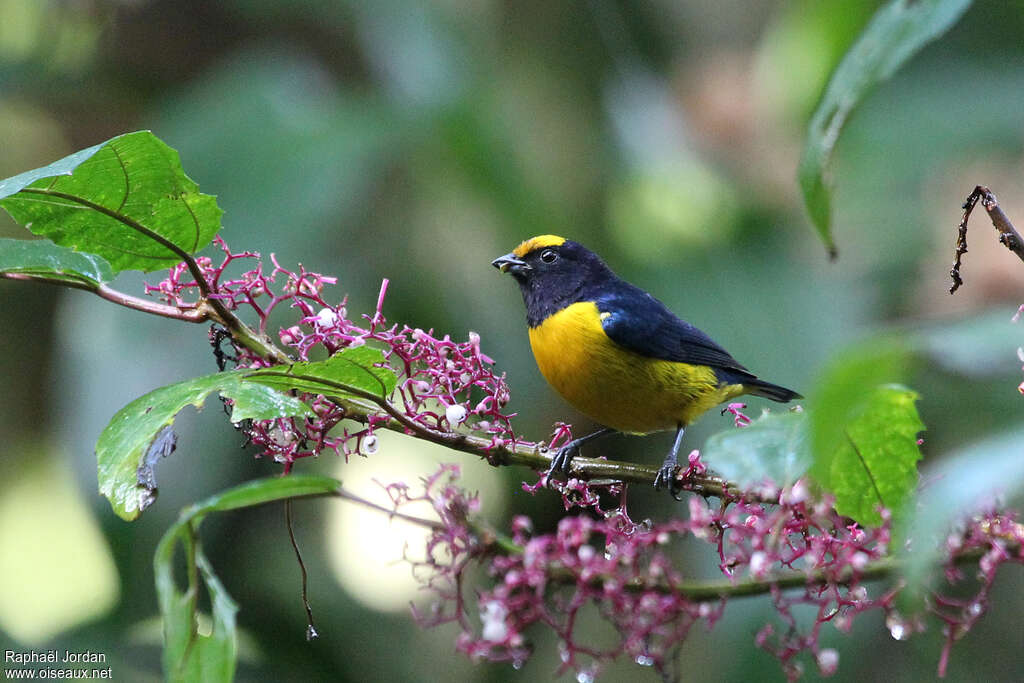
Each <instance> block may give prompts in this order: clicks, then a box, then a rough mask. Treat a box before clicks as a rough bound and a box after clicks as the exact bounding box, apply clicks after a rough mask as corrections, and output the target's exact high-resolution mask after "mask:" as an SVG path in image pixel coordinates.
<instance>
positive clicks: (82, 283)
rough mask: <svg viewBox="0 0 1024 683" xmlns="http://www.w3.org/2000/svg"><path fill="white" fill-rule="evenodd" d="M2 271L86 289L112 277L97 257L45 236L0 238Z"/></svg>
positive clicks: (2, 272) (107, 266)
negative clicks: (37, 237)
mask: <svg viewBox="0 0 1024 683" xmlns="http://www.w3.org/2000/svg"><path fill="white" fill-rule="evenodd" d="M6 273H18V274H22V275H28V276H31V277H32V278H34V279H42V280H49V281H52V282H58V283H63V284H68V285H72V286H77V287H82V288H84V289H90V290H95V289H97V288H98V287H99V286H100V285H101V284H103V283H105V282H109V281H110V280H112V279H113V278H114V273H113V271H112V270H111V268H110V264H109V263H107V262H106V261H105V260H103V259H102V258H101V257H99V256H96V255H95V254H85V253H79V252H76V251H72V250H71V249H67V248H65V247H58V246H57V245H56V244H54V243H53V242H51V241H49V240H12V239H0V276H2V275H4V274H6Z"/></svg>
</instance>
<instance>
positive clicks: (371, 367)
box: [245, 346, 398, 399]
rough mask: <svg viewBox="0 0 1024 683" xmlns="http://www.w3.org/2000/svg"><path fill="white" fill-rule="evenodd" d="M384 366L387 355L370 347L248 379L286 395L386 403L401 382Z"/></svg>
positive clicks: (281, 367)
mask: <svg viewBox="0 0 1024 683" xmlns="http://www.w3.org/2000/svg"><path fill="white" fill-rule="evenodd" d="M382 363H384V354H383V353H382V352H381V351H380V350H379V349H375V348H372V347H369V346H359V347H356V348H354V349H345V350H343V351H339V352H338V353H336V354H334V355H333V356H331V357H330V358H328V359H327V360H321V361H308V362H301V363H292V364H291V365H286V366H285V365H278V366H273V367H269V368H262V369H260V370H250V371H249V372H248V374H246V375H245V378H246V379H247V380H249V381H252V382H259V383H261V384H266V385H268V386H271V387H274V388H276V389H280V390H282V391H285V390H288V389H295V390H297V391H302V392H305V393H309V394H324V395H325V396H335V397H337V396H341V397H344V398H348V397H350V396H352V395H355V396H359V397H362V396H365V395H366V394H370V395H372V396H373V397H375V398H379V399H384V398H386V397H387V395H388V394H390V393H391V392H392V391H394V389H395V385H396V383H397V381H398V380H397V378H396V377H395V373H394V371H392V370H391V369H390V368H388V367H386V366H385V367H379V366H380V364H382Z"/></svg>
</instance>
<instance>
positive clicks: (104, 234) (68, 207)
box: [0, 131, 222, 273]
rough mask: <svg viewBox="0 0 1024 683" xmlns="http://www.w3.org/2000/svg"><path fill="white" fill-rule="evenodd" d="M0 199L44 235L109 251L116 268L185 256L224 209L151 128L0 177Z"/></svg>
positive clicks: (205, 240)
mask: <svg viewBox="0 0 1024 683" xmlns="http://www.w3.org/2000/svg"><path fill="white" fill-rule="evenodd" d="M0 207H3V208H4V209H6V210H7V213H9V214H11V216H12V217H13V218H14V220H16V221H17V222H18V223H20V224H22V225H24V226H25V227H26V228H28V229H29V230H31V231H32V232H33V233H35V234H37V235H42V236H44V237H48V238H50V239H51V240H53V242H55V243H56V244H58V245H60V246H62V247H67V248H69V249H73V250H75V251H81V252H86V253H89V254H95V255H97V256H100V257H102V258H103V259H105V260H106V261H107V262H109V264H110V266H111V267H112V268H113V270H114V272H115V273H117V272H120V271H122V270H142V271H146V272H149V271H153V270H159V269H161V268H168V267H170V266H173V265H175V264H176V263H179V262H180V261H182V260H183V259H182V256H183V255H184V254H194V253H195V252H197V251H199V250H200V249H202V248H203V247H205V246H206V245H207V244H209V243H210V240H212V239H213V237H214V235H216V234H217V231H218V230H219V229H220V217H221V213H222V212H221V210H220V208H219V207H218V206H217V201H216V198H214V197H213V196H211V195H208V194H202V193H201V192H199V186H198V185H196V184H195V183H194V182H193V181H192V180H191V179H190V178H189V177H188V176H186V175H185V172H184V171H183V170H182V168H181V161H180V159H179V158H178V153H177V152H175V151H174V150H173V149H171V148H170V147H168V146H167V145H166V144H164V143H163V142H161V141H160V140H159V139H158V138H157V137H156V136H155V135H153V134H152V133H150V132H149V131H139V132H136V133H127V134H125V135H120V136H118V137H116V138H111V139H110V140H107V141H106V142H103V143H100V144H98V145H96V146H94V147H90V148H88V149H84V150H82V151H80V152H76V153H75V154H72V155H71V156H68V157H64V158H63V159H61V160H59V161H55V162H54V163H52V164H50V165H49V166H46V167H44V168H37V169H35V170H33V171H28V172H26V173H22V174H21V175H17V176H14V177H13V178H7V179H6V180H2V181H0Z"/></svg>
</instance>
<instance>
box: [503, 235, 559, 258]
mask: <svg viewBox="0 0 1024 683" xmlns="http://www.w3.org/2000/svg"><path fill="white" fill-rule="evenodd" d="M562 244H565V238H564V237H559V236H558V235H537V236H536V237H531V238H530V239H528V240H526V241H525V242H523V243H522V244H520V245H519V246H518V247H516V248H515V249H513V250H512V253H513V254H515V255H516V256H518V257H519V258H523V257H524V256H526V255H527V254H529V253H530V252H531V251H533V250H534V249H540V248H541V247H557V246H560V245H562Z"/></svg>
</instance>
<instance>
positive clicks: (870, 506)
mask: <svg viewBox="0 0 1024 683" xmlns="http://www.w3.org/2000/svg"><path fill="white" fill-rule="evenodd" d="M906 360H907V355H906V352H905V350H904V349H903V348H902V347H900V346H898V345H895V344H892V343H888V342H880V343H874V344H863V345H862V346H860V347H859V348H857V349H856V350H854V351H851V352H849V353H846V354H843V355H841V356H839V357H838V358H837V359H836V360H835V361H833V362H832V363H831V365H829V367H828V368H826V370H825V371H824V372H823V373H822V377H821V379H820V380H819V381H818V386H817V388H816V391H815V392H814V394H813V396H812V401H811V406H812V410H811V413H810V420H811V422H810V437H811V438H810V443H811V449H812V451H813V453H814V465H813V467H812V470H811V471H812V474H813V476H814V478H815V480H816V481H817V482H818V483H819V484H821V485H822V486H823V487H824V488H825V489H827V490H829V491H831V492H832V493H834V494H835V496H836V509H837V510H838V511H839V512H840V513H842V514H844V515H848V516H850V517H853V518H854V519H856V520H857V521H859V522H862V523H866V524H867V523H874V524H877V523H878V522H879V521H881V519H880V517H879V516H878V512H877V511H876V510H875V508H876V506H878V505H885V506H886V507H889V508H891V509H898V508H899V507H900V506H902V504H903V503H904V501H905V500H906V499H907V497H908V496H909V495H910V494H911V493H912V492H913V490H914V486H915V485H916V483H917V461H918V460H919V459H920V457H921V453H920V449H919V448H918V446H917V433H918V432H919V431H921V430H922V429H924V426H923V425H922V424H921V420H920V418H919V417H918V415H917V409H916V408H915V406H914V401H915V400H916V398H917V395H916V394H915V393H914V392H912V391H910V390H908V389H904V388H902V387H897V386H893V385H890V384H886V383H887V382H891V381H893V380H894V379H898V378H900V377H901V376H902V375H903V374H904V372H905V370H904V368H905V365H906Z"/></svg>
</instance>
